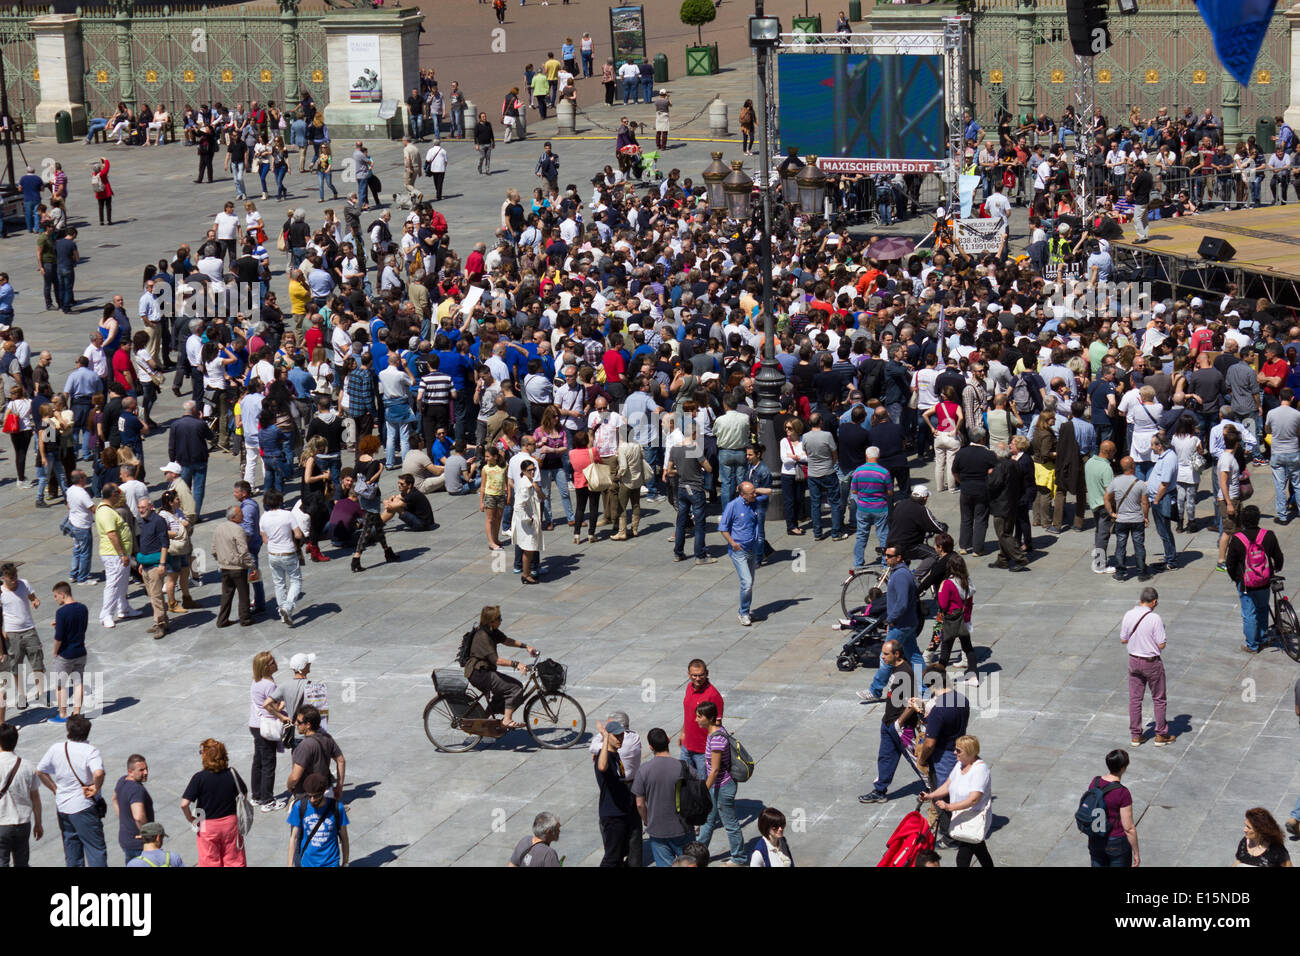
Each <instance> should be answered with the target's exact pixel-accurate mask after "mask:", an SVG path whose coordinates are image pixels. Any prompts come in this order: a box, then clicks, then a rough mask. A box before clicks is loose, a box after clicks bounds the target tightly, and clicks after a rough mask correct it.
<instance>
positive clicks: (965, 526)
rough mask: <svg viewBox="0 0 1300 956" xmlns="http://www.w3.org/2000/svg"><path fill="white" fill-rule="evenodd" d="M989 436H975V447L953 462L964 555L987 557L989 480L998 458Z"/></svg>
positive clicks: (981, 433)
mask: <svg viewBox="0 0 1300 956" xmlns="http://www.w3.org/2000/svg"><path fill="white" fill-rule="evenodd" d="M986 435H987V432H974V433H973V437H972V438H971V443H970V444H969V445H967V446H966V447H965V448H963V449H962V450H961V451H959V452H957V454H956V456H955V457H954V458H953V460H952V477H953V481H954V482H955V483H956V485H957V488H958V490H959V491H960V492H961V531H960V533H959V535H958V538H957V543H958V545H959V546H960V547H961V553H962V554H970V553H971V552H972V551H973V552H974V553H975V555H976V557H978V556H979V555H981V554H983V553H984V536H985V533H986V532H987V531H988V525H989V492H988V476H989V474H990V473H991V472H992V471H993V467H994V466H995V465H996V464H997V456H995V455H994V454H993V452H991V451H989V449H988V446H987V445H986V444H985V441H987V439H986V438H985V436H986Z"/></svg>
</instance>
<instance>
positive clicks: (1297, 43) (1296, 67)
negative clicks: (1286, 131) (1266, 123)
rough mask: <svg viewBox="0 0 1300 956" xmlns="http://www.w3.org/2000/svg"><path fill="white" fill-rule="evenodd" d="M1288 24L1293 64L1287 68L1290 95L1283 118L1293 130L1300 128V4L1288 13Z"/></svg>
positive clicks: (1295, 5) (1291, 8)
mask: <svg viewBox="0 0 1300 956" xmlns="http://www.w3.org/2000/svg"><path fill="white" fill-rule="evenodd" d="M1286 22H1287V24H1288V25H1289V26H1290V27H1291V63H1290V66H1289V67H1288V68H1287V72H1288V73H1289V74H1290V77H1291V80H1290V83H1291V85H1290V95H1289V96H1288V97H1287V105H1286V112H1285V113H1283V114H1282V118H1283V119H1284V120H1286V121H1287V123H1289V124H1290V126H1291V128H1292V129H1297V128H1300V126H1298V125H1297V124H1300V3H1297V4H1294V5H1293V6H1292V7H1290V8H1289V9H1288V10H1287V11H1286Z"/></svg>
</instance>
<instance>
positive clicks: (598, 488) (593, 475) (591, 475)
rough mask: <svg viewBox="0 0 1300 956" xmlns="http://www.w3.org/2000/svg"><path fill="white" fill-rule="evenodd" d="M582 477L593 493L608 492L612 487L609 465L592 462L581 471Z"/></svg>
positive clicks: (612, 478)
mask: <svg viewBox="0 0 1300 956" xmlns="http://www.w3.org/2000/svg"><path fill="white" fill-rule="evenodd" d="M582 477H583V479H584V480H585V481H586V482H587V487H588V488H589V489H590V490H592V491H595V492H602V491H609V489H610V488H612V487H614V477H613V475H612V474H611V473H610V470H609V465H607V464H605V463H604V462H603V461H593V462H592V463H591V464H590V465H588V466H587V467H586V468H584V469H582Z"/></svg>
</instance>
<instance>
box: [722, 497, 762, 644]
mask: <svg viewBox="0 0 1300 956" xmlns="http://www.w3.org/2000/svg"><path fill="white" fill-rule="evenodd" d="M757 502H758V492H757V491H755V489H754V486H753V485H752V484H750V483H749V482H748V481H742V482H741V483H740V495H739V497H736V498H732V499H731V501H729V502H728V503H727V507H726V508H724V509H723V510H722V517H721V518H720V519H719V520H718V531H719V533H721V535H722V537H723V538H725V539H726V541H727V548H728V551H727V556H728V557H729V558H731V563H732V564H733V565H735V567H736V576H737V577H739V578H740V614H739V617H740V623H741V624H742V625H744V626H745V627H749V625H750V624H752V623H753V622H752V621H751V620H750V617H749V610H750V605H751V603H752V602H753V598H754V573H755V570H756V569H757V568H758V554H757V552H756V550H755V545H756V544H757V543H758V507H757Z"/></svg>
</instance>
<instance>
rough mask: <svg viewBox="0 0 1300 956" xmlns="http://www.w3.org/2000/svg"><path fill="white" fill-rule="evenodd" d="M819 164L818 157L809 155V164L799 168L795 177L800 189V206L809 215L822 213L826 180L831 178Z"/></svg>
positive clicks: (796, 184)
mask: <svg viewBox="0 0 1300 956" xmlns="http://www.w3.org/2000/svg"><path fill="white" fill-rule="evenodd" d="M829 178H830V177H828V176H827V175H826V174H825V173H824V172H822V170H821V169H820V167H818V165H817V157H816V156H809V157H808V165H807V166H805V167H804V168H803V169H801V170H799V175H797V176H796V177H795V180H794V181H795V186H796V187H797V188H798V190H799V206H800V208H801V209H803V211H804V212H805V213H807V214H808V215H809V216H820V215H821V214H822V208H823V202H824V200H825V198H826V180H827V179H829Z"/></svg>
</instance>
